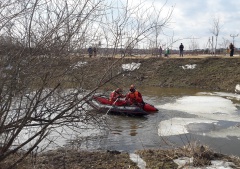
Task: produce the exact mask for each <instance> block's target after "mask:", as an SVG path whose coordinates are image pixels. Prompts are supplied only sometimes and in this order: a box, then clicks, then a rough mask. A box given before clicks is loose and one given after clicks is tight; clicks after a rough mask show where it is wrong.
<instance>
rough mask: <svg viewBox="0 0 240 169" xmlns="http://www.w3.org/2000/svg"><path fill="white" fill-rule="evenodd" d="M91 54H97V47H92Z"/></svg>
mask: <svg viewBox="0 0 240 169" xmlns="http://www.w3.org/2000/svg"><path fill="white" fill-rule="evenodd" d="M93 56H94V57H96V56H97V48H96V47H94V48H93Z"/></svg>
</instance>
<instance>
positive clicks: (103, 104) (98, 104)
mask: <svg viewBox="0 0 240 169" xmlns="http://www.w3.org/2000/svg"><path fill="white" fill-rule="evenodd" d="M92 103H93V107H95V108H96V109H98V110H101V111H104V112H106V113H108V114H117V115H127V116H144V115H148V114H151V113H154V112H157V111H158V109H157V108H155V107H154V106H153V105H151V104H148V103H145V104H144V105H141V106H138V105H128V104H127V103H126V101H125V100H121V99H118V100H117V101H116V102H114V103H112V102H110V101H109V99H108V97H107V96H93V99H92Z"/></svg>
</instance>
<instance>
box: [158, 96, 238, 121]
mask: <svg viewBox="0 0 240 169" xmlns="http://www.w3.org/2000/svg"><path fill="white" fill-rule="evenodd" d="M156 107H157V108H161V109H166V110H176V111H182V112H186V113H189V114H194V115H197V116H199V117H203V118H206V119H212V120H227V121H234V122H240V118H239V115H237V113H236V112H237V108H236V106H235V105H234V104H233V102H232V101H231V100H229V99H226V98H222V97H219V96H184V97H182V98H180V99H177V100H176V102H175V103H167V104H164V105H159V106H156Z"/></svg>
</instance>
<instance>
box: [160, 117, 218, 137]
mask: <svg viewBox="0 0 240 169" xmlns="http://www.w3.org/2000/svg"><path fill="white" fill-rule="evenodd" d="M193 123H195V124H196V123H205V124H206V123H217V121H214V120H207V119H198V118H172V119H170V120H164V121H161V122H160V123H159V128H158V135H159V136H172V135H180V134H187V133H189V132H188V129H187V125H189V124H193ZM199 130H201V128H199Z"/></svg>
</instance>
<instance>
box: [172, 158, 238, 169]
mask: <svg viewBox="0 0 240 169" xmlns="http://www.w3.org/2000/svg"><path fill="white" fill-rule="evenodd" d="M173 161H174V162H175V163H176V164H177V165H178V168H183V167H184V168H189V169H200V168H199V167H193V166H192V163H193V158H188V157H182V158H178V159H176V160H173ZM211 164H212V165H210V166H206V167H204V168H206V169H216V168H218V169H232V167H231V166H235V165H234V163H232V162H226V161H221V160H212V161H211Z"/></svg>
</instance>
